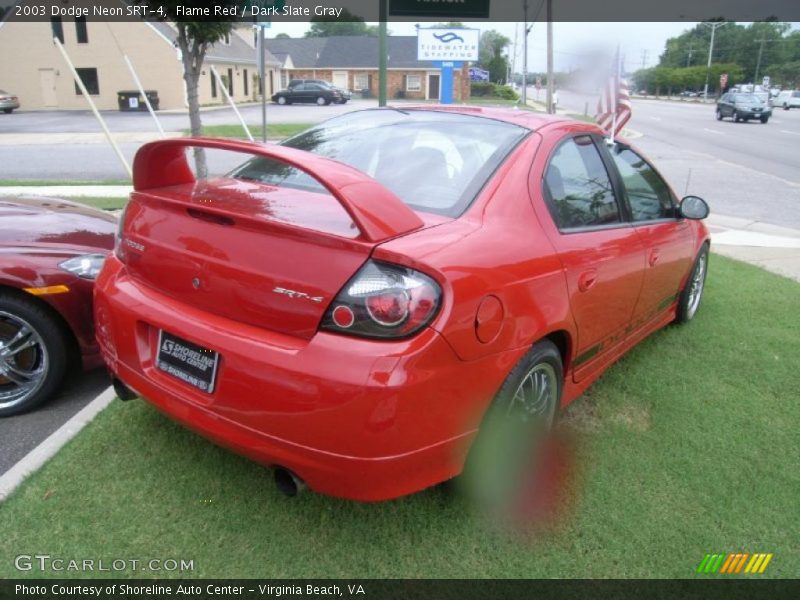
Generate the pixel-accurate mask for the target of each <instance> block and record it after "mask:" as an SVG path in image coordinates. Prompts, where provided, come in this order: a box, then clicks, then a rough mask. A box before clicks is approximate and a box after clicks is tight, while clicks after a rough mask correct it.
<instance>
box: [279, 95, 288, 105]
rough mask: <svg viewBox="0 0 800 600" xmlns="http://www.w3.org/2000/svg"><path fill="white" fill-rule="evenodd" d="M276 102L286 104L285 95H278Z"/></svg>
mask: <svg viewBox="0 0 800 600" xmlns="http://www.w3.org/2000/svg"><path fill="white" fill-rule="evenodd" d="M277 102H278V104H280V105H284V104H288V101H287V100H286V96H278V100H277Z"/></svg>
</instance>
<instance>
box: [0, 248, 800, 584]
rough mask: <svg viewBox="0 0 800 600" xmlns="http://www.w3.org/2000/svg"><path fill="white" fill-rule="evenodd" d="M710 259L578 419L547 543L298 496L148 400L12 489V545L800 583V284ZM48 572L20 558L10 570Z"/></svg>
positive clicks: (253, 571) (461, 509)
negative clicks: (694, 295)
mask: <svg viewBox="0 0 800 600" xmlns="http://www.w3.org/2000/svg"><path fill="white" fill-rule="evenodd" d="M710 269H711V270H710V275H709V278H708V285H707V290H706V298H705V301H704V305H703V306H702V308H701V309H700V312H699V314H698V317H697V319H696V320H695V321H694V322H693V323H691V324H690V325H688V326H683V327H669V328H667V329H665V330H663V331H661V332H659V333H657V334H655V335H653V336H651V337H650V338H649V339H648V340H646V341H645V342H644V343H642V344H641V345H640V346H639V347H637V348H636V349H635V350H634V351H633V352H632V353H630V354H629V355H628V356H627V357H625V358H624V359H623V360H621V361H620V362H619V363H618V364H617V365H616V366H614V367H613V368H612V369H611V370H610V371H609V372H608V373H607V374H606V375H605V376H604V377H603V378H602V379H601V380H600V381H599V382H598V383H597V384H595V385H594V386H593V387H592V388H591V389H590V391H589V392H588V393H587V394H586V395H584V396H583V397H582V398H580V399H578V400H577V401H576V402H575V403H574V404H573V406H572V407H571V409H570V410H569V412H568V414H567V415H566V416H565V418H564V419H563V423H564V425H565V426H566V427H568V428H570V429H571V430H573V431H574V432H575V433H576V435H577V436H578V438H579V445H578V448H577V450H576V451H577V456H576V457H575V460H576V463H577V464H578V465H580V469H579V472H580V475H579V476H578V477H577V479H576V480H575V481H574V482H573V486H574V488H575V490H579V491H578V493H577V496H576V500H575V503H574V508H573V510H572V512H571V514H570V515H569V516H565V517H564V518H563V519H562V520H561V521H560V522H559V523H558V524H557V525H556V527H555V528H554V529H552V530H549V531H547V532H544V533H541V534H539V535H538V536H537V537H536V538H535V539H534V540H530V541H524V542H523V541H521V540H520V539H516V538H512V537H511V536H509V535H508V534H506V533H502V532H500V531H498V530H496V529H495V528H494V527H491V526H489V525H488V524H487V523H486V522H485V521H484V520H483V519H481V518H479V517H477V516H474V515H473V514H472V513H471V512H470V510H469V507H468V505H467V503H466V501H465V500H463V499H462V498H459V497H458V496H455V495H453V494H452V493H451V492H448V491H447V490H446V489H442V488H441V487H439V488H435V489H431V490H428V491H425V492H422V493H420V494H416V495H414V496H411V497H408V498H403V499H400V500H396V501H392V502H386V503H382V504H372V505H368V504H356V503H351V502H345V501H340V500H335V499H331V498H326V497H322V496H318V495H315V494H313V493H307V494H305V495H301V496H299V497H298V498H296V499H293V500H291V499H287V498H284V497H283V496H281V495H280V494H279V493H278V492H277V491H276V490H275V489H274V486H273V484H272V477H271V473H270V472H269V471H268V470H266V469H263V468H262V467H260V466H258V465H256V464H254V463H251V462H249V461H247V460H245V459H242V458H239V457H237V456H235V455H233V454H231V453H229V452H227V451H225V450H222V449H219V448H217V447H215V446H213V445H212V444H210V443H208V442H206V441H204V440H203V439H201V438H200V437H198V436H196V435H194V434H192V433H190V432H188V431H186V430H184V429H183V428H181V427H179V426H177V425H175V424H173V423H172V422H171V421H169V420H167V419H166V418H165V417H162V416H161V415H160V413H158V412H156V410H154V409H152V408H151V407H150V406H149V405H147V404H146V403H145V402H140V401H134V402H129V403H121V402H117V403H114V404H112V405H111V406H110V407H109V408H108V409H107V410H105V411H104V412H103V413H102V414H101V415H100V416H99V417H98V418H97V419H96V420H95V421H94V422H93V423H92V424H90V425H89V426H88V427H87V428H86V429H85V430H84V431H83V432H82V433H81V434H80V435H79V436H78V437H77V438H75V439H74V440H73V441H72V442H70V443H69V444H68V445H67V447H66V448H64V449H63V450H62V451H61V452H60V453H59V454H58V455H57V456H56V457H55V458H54V459H53V460H52V461H51V462H50V463H48V464H47V465H46V466H45V467H44V468H43V469H42V470H41V471H39V472H38V473H36V474H34V475H33V476H32V477H31V478H30V479H29V480H28V481H27V482H26V483H25V484H24V485H23V486H22V487H21V488H20V489H19V490H17V492H16V493H15V494H14V495H13V496H12V497H11V498H9V499H8V500H7V501H6V503H5V504H4V505H3V506H2V508H0V512H1V513H2V519H0V555H2V556H5V557H7V558H8V557H13V556H16V555H17V554H20V553H31V554H33V553H34V552H37V553H44V554H49V555H51V556H60V557H75V558H80V557H97V558H101V557H102V558H106V559H108V560H109V562H110V560H111V559H112V558H122V557H126V558H137V559H139V558H141V559H149V558H184V559H193V560H194V565H195V570H194V572H192V573H188V574H187V575H190V576H193V577H201V576H202V577H220V576H228V577H276V578H281V577H362V578H366V577H441V578H460V577H466V578H471V577H492V578H504V577H510V578H514V577H547V578H549V577H569V578H584V577H679V578H683V577H688V578H692V577H696V575H695V569H696V567H697V565H698V564H699V563H700V561H701V560H702V558H703V556H704V554H705V553H721V552H750V553H752V552H772V553H774V558H773V560H772V562H771V563H770V565H769V568H768V569H767V571H766V573H765V575H763V576H762V577H796V576H797V574H798V573H800V537H798V535H797V524H798V522H800V503H798V491H800V468H798V466H800V449H799V448H798V437H797V436H798V433H797V432H798V429H799V428H800V412H798V410H797V390H798V388H800V372H799V371H798V365H797V357H798V356H800V317H799V316H798V312H797V309H798V306H800V285H798V284H797V283H795V282H792V281H790V280H788V279H783V278H781V277H778V276H775V275H771V274H769V273H767V272H765V271H762V270H760V269H758V268H755V267H751V266H748V265H745V264H742V263H737V262H735V261H731V260H728V259H724V258H721V257H719V256H716V255H715V256H712V259H711V265H710ZM49 575H50V576H53V573H50V574H49ZM87 575H88V573H87ZM100 575H101V574H100V573H97V575H95V576H100ZM126 575H128V576H133V575H136V573H127V574H126ZM140 575H141V574H140ZM176 575H177V574H176ZM38 576H40V574H39V573H38V572H36V571H30V572H26V573H19V572H16V571H14V569H13V561H12V560H11V559H10V558H9V559H8V560H3V561H0V577H3V578H9V577H38ZM145 576H148V575H147V574H145ZM704 577H712V576H710V575H708V576H704ZM720 577H723V578H724V577H726V576H724V575H723V576H720Z"/></svg>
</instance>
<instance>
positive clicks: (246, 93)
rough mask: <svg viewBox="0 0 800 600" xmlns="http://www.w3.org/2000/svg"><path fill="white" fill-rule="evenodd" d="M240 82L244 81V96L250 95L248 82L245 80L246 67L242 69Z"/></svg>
mask: <svg viewBox="0 0 800 600" xmlns="http://www.w3.org/2000/svg"><path fill="white" fill-rule="evenodd" d="M242 83H244V95H245V97H247V96H249V95H250V90H249V89H248V82H247V69H244V70H242Z"/></svg>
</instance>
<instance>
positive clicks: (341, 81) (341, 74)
mask: <svg viewBox="0 0 800 600" xmlns="http://www.w3.org/2000/svg"><path fill="white" fill-rule="evenodd" d="M333 85H334V86H335V87H338V88H341V89H343V90H346V89H347V88H348V87H349V86H348V85H347V71H334V72H333Z"/></svg>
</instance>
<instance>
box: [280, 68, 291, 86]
mask: <svg viewBox="0 0 800 600" xmlns="http://www.w3.org/2000/svg"><path fill="white" fill-rule="evenodd" d="M288 85H289V74H288V73H287V72H286V71H281V89H282V90H285V89H286V86H288Z"/></svg>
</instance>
